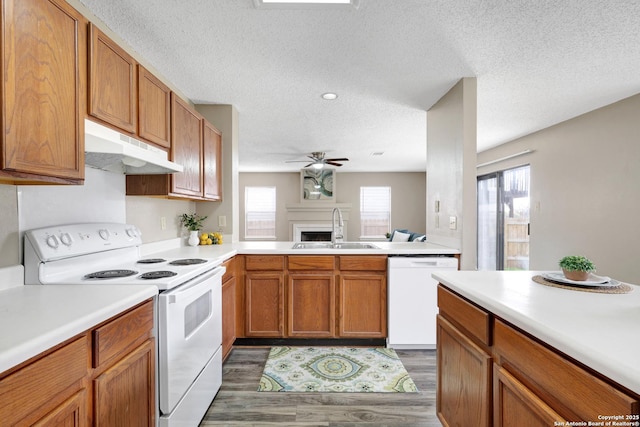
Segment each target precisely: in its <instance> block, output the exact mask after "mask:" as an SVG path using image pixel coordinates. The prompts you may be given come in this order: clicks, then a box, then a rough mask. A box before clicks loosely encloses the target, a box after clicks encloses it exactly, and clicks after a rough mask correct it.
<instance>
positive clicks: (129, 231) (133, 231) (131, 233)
mask: <svg viewBox="0 0 640 427" xmlns="http://www.w3.org/2000/svg"><path fill="white" fill-rule="evenodd" d="M127 236H129V237H138V233H136V229H135V228H127Z"/></svg>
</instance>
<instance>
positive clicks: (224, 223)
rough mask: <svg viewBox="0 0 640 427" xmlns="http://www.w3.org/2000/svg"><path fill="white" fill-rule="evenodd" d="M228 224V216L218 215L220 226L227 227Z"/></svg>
mask: <svg viewBox="0 0 640 427" xmlns="http://www.w3.org/2000/svg"><path fill="white" fill-rule="evenodd" d="M226 226H227V217H226V216H224V215H220V216H219V217H218V227H226Z"/></svg>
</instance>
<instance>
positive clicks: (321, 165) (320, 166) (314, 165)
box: [311, 162, 324, 170]
mask: <svg viewBox="0 0 640 427" xmlns="http://www.w3.org/2000/svg"><path fill="white" fill-rule="evenodd" d="M311 167H312V168H314V169H316V170H320V169H322V168H323V167H324V163H322V162H315V163H314V164H312V165H311Z"/></svg>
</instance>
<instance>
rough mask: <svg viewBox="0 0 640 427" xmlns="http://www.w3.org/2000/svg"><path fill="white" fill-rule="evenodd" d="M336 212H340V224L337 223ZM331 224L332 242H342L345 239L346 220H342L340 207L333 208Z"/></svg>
mask: <svg viewBox="0 0 640 427" xmlns="http://www.w3.org/2000/svg"><path fill="white" fill-rule="evenodd" d="M336 212H338V225H336ZM331 225H332V229H333V230H332V233H331V243H342V242H343V241H344V235H343V233H344V231H343V227H344V222H343V221H342V212H340V208H333V212H331Z"/></svg>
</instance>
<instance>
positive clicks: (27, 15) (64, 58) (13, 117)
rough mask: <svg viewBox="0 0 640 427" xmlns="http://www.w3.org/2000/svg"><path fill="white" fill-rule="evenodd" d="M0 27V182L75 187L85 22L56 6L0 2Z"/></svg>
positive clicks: (57, 0) (49, 1) (58, 0)
mask: <svg viewBox="0 0 640 427" xmlns="http://www.w3.org/2000/svg"><path fill="white" fill-rule="evenodd" d="M0 28H1V32H2V39H1V40H2V67H1V68H0V72H1V73H2V78H1V79H0V80H1V83H0V84H1V85H2V86H1V88H0V91H1V92H2V101H1V102H2V105H1V108H2V126H3V132H2V136H0V138H1V139H0V148H1V151H0V181H2V182H9V183H29V182H36V183H37V182H53V183H62V184H64V183H68V184H81V183H82V182H83V180H84V114H85V108H86V103H85V99H86V95H85V94H86V73H85V70H86V60H87V59H86V37H87V21H86V19H85V18H84V17H83V16H82V15H80V13H78V12H77V11H76V10H75V9H73V8H72V7H71V6H69V5H68V4H67V3H65V2H64V1H62V0H3V1H2V23H1V26H0Z"/></svg>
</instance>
